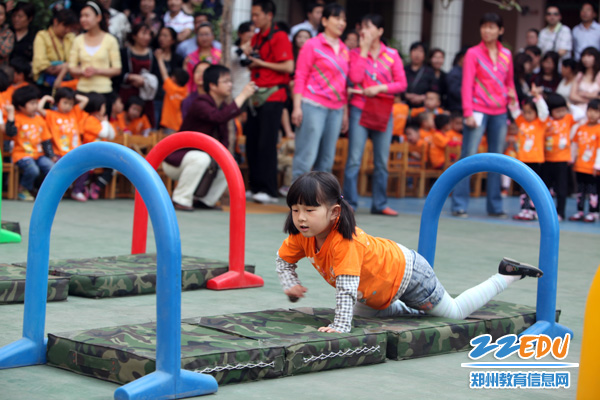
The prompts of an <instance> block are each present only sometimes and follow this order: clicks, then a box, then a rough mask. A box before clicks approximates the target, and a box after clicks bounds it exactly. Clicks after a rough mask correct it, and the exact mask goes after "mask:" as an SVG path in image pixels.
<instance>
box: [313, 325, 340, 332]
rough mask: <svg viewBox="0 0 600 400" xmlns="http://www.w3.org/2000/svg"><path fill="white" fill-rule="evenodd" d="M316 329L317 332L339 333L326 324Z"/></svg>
mask: <svg viewBox="0 0 600 400" xmlns="http://www.w3.org/2000/svg"><path fill="white" fill-rule="evenodd" d="M318 331H319V332H327V333H340V332H338V331H336V330H335V329H333V328H330V327H328V326H322V327H320V328H319V329H318Z"/></svg>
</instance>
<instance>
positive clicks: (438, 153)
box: [428, 131, 450, 169]
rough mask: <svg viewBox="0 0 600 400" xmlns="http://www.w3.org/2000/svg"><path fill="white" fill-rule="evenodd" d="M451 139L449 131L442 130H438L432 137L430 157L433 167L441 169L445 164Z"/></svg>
mask: <svg viewBox="0 0 600 400" xmlns="http://www.w3.org/2000/svg"><path fill="white" fill-rule="evenodd" d="M449 141H450V137H449V136H448V133H442V132H440V131H436V132H435V133H434V134H433V136H432V137H431V143H430V144H429V152H428V153H429V157H428V158H429V163H430V164H431V166H432V168H435V169H439V168H442V167H443V166H444V162H445V161H446V146H448V142H449Z"/></svg>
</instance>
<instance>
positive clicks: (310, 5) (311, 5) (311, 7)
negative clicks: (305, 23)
mask: <svg viewBox="0 0 600 400" xmlns="http://www.w3.org/2000/svg"><path fill="white" fill-rule="evenodd" d="M328 5H329V4H328ZM317 7H325V6H324V5H323V4H319V3H308V5H307V6H306V9H305V14H310V13H312V12H313V11H314V10H315V8H317Z"/></svg>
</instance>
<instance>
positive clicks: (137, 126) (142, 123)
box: [113, 111, 152, 135]
mask: <svg viewBox="0 0 600 400" xmlns="http://www.w3.org/2000/svg"><path fill="white" fill-rule="evenodd" d="M125 113H126V111H123V112H122V113H119V114H117V121H116V125H117V127H118V128H119V132H120V133H131V134H132V135H143V134H144V131H145V130H147V129H152V125H150V121H149V120H148V117H146V116H145V115H142V116H141V117H139V118H136V119H134V120H133V121H130V122H129V123H127V120H126V119H125ZM114 126H115V124H113V127H114ZM115 132H117V129H116V128H115Z"/></svg>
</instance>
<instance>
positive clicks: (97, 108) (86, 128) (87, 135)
mask: <svg viewBox="0 0 600 400" xmlns="http://www.w3.org/2000/svg"><path fill="white" fill-rule="evenodd" d="M87 97H88V99H89V101H88V103H87V105H86V106H85V113H84V114H83V119H82V121H81V136H82V138H83V143H84V144H85V143H91V142H96V141H106V140H113V139H114V138H115V130H114V129H113V127H112V125H111V124H110V122H108V118H107V117H106V98H105V97H104V96H103V95H101V94H100V93H95V92H92V93H88V94H87ZM113 173H114V171H113V169H112V168H104V169H103V171H102V174H101V175H99V176H97V177H95V179H94V180H93V182H91V183H90V189H89V197H90V198H91V199H92V200H97V199H98V198H99V197H100V191H101V190H102V188H104V187H105V186H106V185H107V184H108V182H110V181H111V180H112V176H113Z"/></svg>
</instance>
